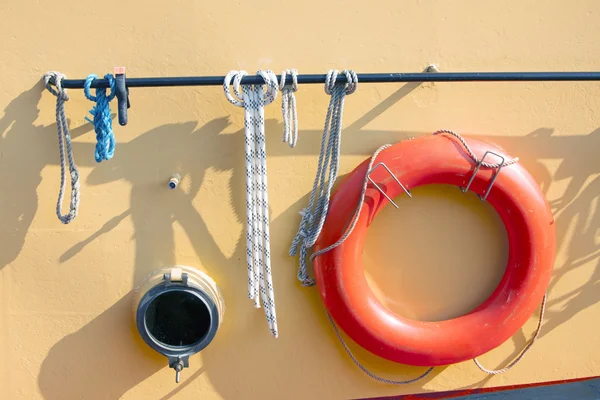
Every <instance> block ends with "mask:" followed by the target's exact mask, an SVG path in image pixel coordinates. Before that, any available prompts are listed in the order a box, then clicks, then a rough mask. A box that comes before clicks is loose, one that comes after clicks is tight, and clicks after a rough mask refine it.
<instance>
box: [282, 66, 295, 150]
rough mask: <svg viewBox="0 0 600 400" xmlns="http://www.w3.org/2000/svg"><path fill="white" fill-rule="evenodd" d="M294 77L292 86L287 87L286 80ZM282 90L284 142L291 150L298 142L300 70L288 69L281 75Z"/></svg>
mask: <svg viewBox="0 0 600 400" xmlns="http://www.w3.org/2000/svg"><path fill="white" fill-rule="evenodd" d="M288 75H290V76H291V77H292V84H291V85H286V78H287V76H288ZM279 90H281V113H282V115H283V141H284V142H285V143H287V144H288V145H289V146H290V147H291V148H294V147H295V146H296V143H297V142H298V112H297V110H296V96H294V93H295V92H297V91H298V70H295V69H286V70H285V71H283V72H282V73H281V80H280V81H279Z"/></svg>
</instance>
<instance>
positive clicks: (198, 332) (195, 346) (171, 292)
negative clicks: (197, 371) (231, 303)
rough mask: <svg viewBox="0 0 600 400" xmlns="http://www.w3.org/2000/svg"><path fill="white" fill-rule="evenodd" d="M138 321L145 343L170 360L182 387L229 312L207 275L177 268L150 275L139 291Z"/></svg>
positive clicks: (138, 327) (134, 306)
mask: <svg viewBox="0 0 600 400" xmlns="http://www.w3.org/2000/svg"><path fill="white" fill-rule="evenodd" d="M133 312H134V319H135V322H136V326H137V329H138V332H139V334H140V336H141V337H142V339H143V340H144V342H146V344H147V345H148V346H150V347H151V348H152V349H154V350H155V351H157V352H159V353H160V354H162V355H164V356H165V357H167V359H168V363H169V367H170V368H173V369H174V370H175V381H176V382H178V383H179V378H180V373H181V371H182V370H183V368H186V367H189V357H190V356H192V355H194V354H196V353H198V352H199V351H201V350H202V349H204V348H205V347H206V346H208V345H209V344H210V342H212V340H213V339H214V337H215V335H216V333H217V330H218V329H219V326H220V325H221V322H222V321H223V315H224V312H225V304H224V302H223V298H222V297H221V293H220V291H219V288H218V287H217V285H216V284H215V282H214V281H213V280H212V279H211V278H210V277H209V276H208V275H206V274H205V273H203V272H201V271H198V270H196V269H194V268H191V267H186V266H174V267H168V268H163V269H160V270H158V271H155V272H153V273H152V274H150V275H149V276H148V277H147V278H146V279H144V281H143V282H142V283H141V284H140V286H139V287H138V288H137V289H136V293H135V296H134V302H133Z"/></svg>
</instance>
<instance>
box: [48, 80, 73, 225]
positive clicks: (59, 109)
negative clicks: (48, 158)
mask: <svg viewBox="0 0 600 400" xmlns="http://www.w3.org/2000/svg"><path fill="white" fill-rule="evenodd" d="M63 79H66V76H65V75H64V74H61V73H60V72H56V71H50V72H47V73H45V74H44V85H45V86H46V89H48V91H49V92H50V93H52V94H53V95H55V96H56V127H57V130H58V150H59V156H60V189H59V191H58V200H57V202H56V215H57V216H58V219H59V220H60V221H61V222H62V223H63V224H68V223H70V222H71V221H73V220H74V219H75V217H77V212H78V209H79V171H78V170H77V166H76V165H75V158H74V156H73V149H72V147H71V132H70V131H69V125H68V123H67V116H66V112H65V102H66V101H68V100H69V95H68V94H67V89H64V88H63V87H62V84H61V83H62V80H63ZM52 86H54V87H52ZM65 145H66V148H67V149H66V151H67V158H68V160H69V175H70V176H71V202H70V204H69V212H68V213H67V214H64V215H63V214H62V211H61V209H62V202H63V199H64V195H65V187H66V179H65V175H66V168H67V167H66V162H65Z"/></svg>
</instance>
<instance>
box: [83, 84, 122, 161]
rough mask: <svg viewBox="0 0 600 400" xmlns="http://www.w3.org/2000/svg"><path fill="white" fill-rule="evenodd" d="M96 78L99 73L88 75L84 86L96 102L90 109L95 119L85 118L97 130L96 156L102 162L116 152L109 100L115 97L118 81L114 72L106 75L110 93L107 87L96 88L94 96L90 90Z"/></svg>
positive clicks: (86, 92) (89, 98) (87, 94)
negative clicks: (107, 92)
mask: <svg viewBox="0 0 600 400" xmlns="http://www.w3.org/2000/svg"><path fill="white" fill-rule="evenodd" d="M95 79H98V76H97V75H95V74H90V75H88V77H87V78H86V79H85V83H84V86H83V93H84V95H85V97H86V98H87V99H88V100H90V101H93V102H95V103H96V105H95V106H94V107H92V109H91V110H90V114H91V115H92V116H93V117H94V119H93V120H90V119H89V118H87V117H86V118H85V119H86V120H87V121H88V122H91V123H92V124H93V125H94V131H95V132H96V150H95V153H94V158H95V159H96V162H101V161H102V160H110V159H111V158H112V157H113V156H114V154H115V145H116V141H115V135H114V133H113V128H112V116H111V115H110V106H109V102H110V101H111V100H112V99H114V98H115V94H116V92H115V86H116V82H115V78H114V76H113V75H112V74H106V75H104V79H106V80H108V84H109V86H110V94H108V95H107V94H106V88H96V95H95V96H93V95H92V94H91V92H90V90H91V86H92V82H93V81H94V80H95Z"/></svg>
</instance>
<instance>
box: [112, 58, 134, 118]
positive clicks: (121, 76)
mask: <svg viewBox="0 0 600 400" xmlns="http://www.w3.org/2000/svg"><path fill="white" fill-rule="evenodd" d="M114 73H115V95H116V97H117V107H118V114H119V125H122V126H125V125H127V109H128V108H129V107H131V103H130V102H129V88H128V87H127V84H126V82H125V67H115V69H114Z"/></svg>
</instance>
